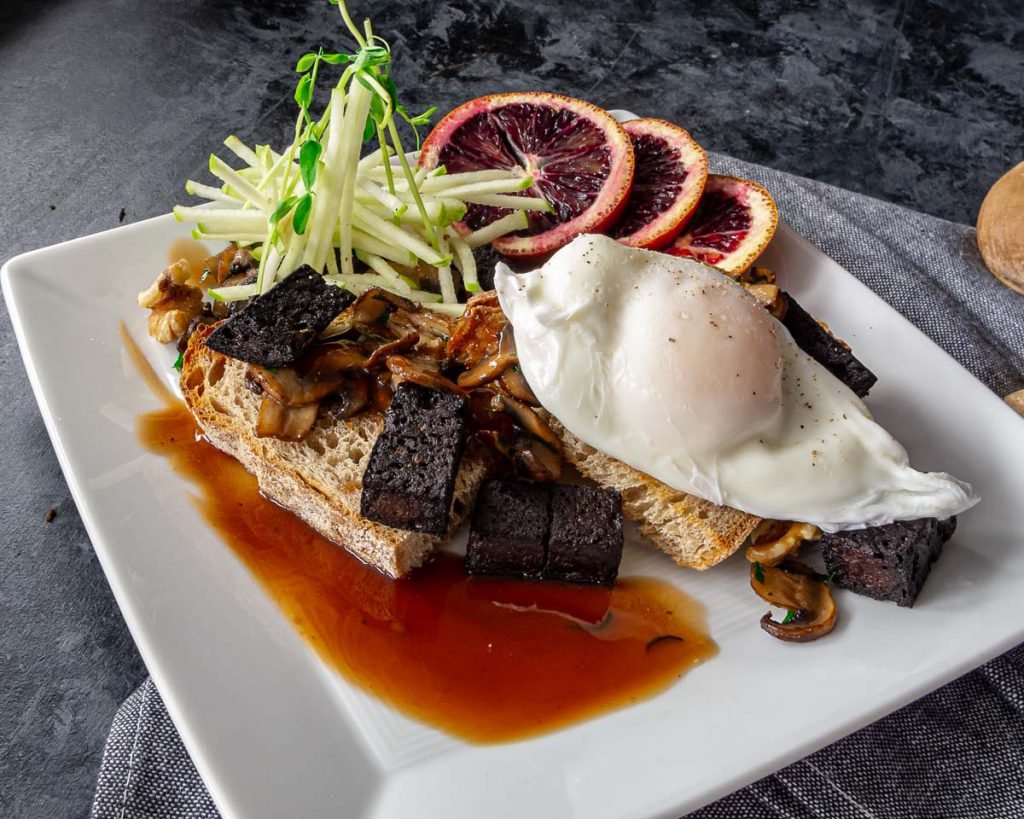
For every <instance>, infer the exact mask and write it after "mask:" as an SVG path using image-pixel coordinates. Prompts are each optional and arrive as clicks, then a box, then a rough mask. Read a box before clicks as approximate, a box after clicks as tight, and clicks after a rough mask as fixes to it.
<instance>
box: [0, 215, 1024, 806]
mask: <svg viewBox="0 0 1024 819" xmlns="http://www.w3.org/2000/svg"><path fill="white" fill-rule="evenodd" d="M172 218H173V217H172V215H171V214H164V215H160V216H155V217H151V218H148V219H145V220H142V221H140V222H135V223H132V224H130V225H123V226H119V227H115V228H111V229H108V230H104V231H101V232H98V233H94V234H90V235H88V236H84V237H79V238H75V239H69V240H66V241H64V242H60V243H58V244H55V245H51V246H47V247H43V248H38V249H34V250H31V251H27V252H25V253H22V254H19V255H18V256H15V257H14V258H12V259H10V260H9V261H7V262H6V263H5V264H4V265H3V266H2V269H0V283H2V284H0V286H2V289H3V290H4V296H5V301H6V303H7V308H8V312H9V315H10V317H11V324H12V328H13V329H14V334H15V337H16V338H17V341H18V346H19V351H20V354H21V357H22V360H23V362H24V365H25V369H26V373H27V375H28V378H29V382H30V385H31V387H32V391H33V396H34V398H35V400H36V402H37V404H38V406H39V409H40V414H41V415H42V417H43V420H44V424H45V427H46V430H47V434H48V436H49V438H50V441H51V444H52V445H53V447H54V450H55V452H56V455H57V458H58V462H59V464H60V467H61V471H62V474H63V477H64V479H65V481H66V482H67V484H68V487H69V490H70V492H71V495H72V498H73V499H74V501H75V504H76V507H77V509H78V511H79V514H80V516H81V518H82V522H83V525H84V526H85V529H86V532H87V534H88V536H89V538H90V541H91V542H92V544H93V546H94V551H95V553H96V555H97V559H98V561H99V562H100V565H101V567H102V568H103V571H104V575H105V576H106V578H107V582H108V583H109V584H110V587H111V590H112V592H113V594H114V597H115V599H116V600H117V603H118V607H119V609H120V611H121V614H122V616H123V617H124V619H125V622H126V624H127V626H128V628H129V631H130V633H131V634H132V638H133V640H134V641H135V643H136V646H137V648H138V650H139V653H140V655H141V656H142V658H143V661H144V662H145V663H146V666H147V669H148V670H149V673H150V674H151V676H152V677H153V680H154V682H155V683H157V687H158V689H159V690H160V692H161V696H162V698H163V700H164V703H165V705H166V706H167V709H168V712H169V713H170V715H171V718H172V721H173V722H174V724H175V726H176V728H177V729H178V731H179V734H180V735H181V737H182V740H183V742H184V744H185V746H186V748H187V750H188V752H189V754H190V756H191V758H192V760H193V762H194V763H195V765H196V768H197V769H198V771H199V773H200V775H201V776H202V778H203V781H204V784H205V785H206V787H207V789H208V790H209V792H210V794H211V796H212V797H213V799H214V802H215V803H216V804H217V807H218V809H219V810H220V811H221V812H222V814H223V815H224V816H225V817H231V816H235V815H240V814H237V813H236V811H235V810H234V806H233V804H232V803H233V800H232V799H231V798H230V797H229V796H228V794H227V792H226V791H224V790H222V787H221V783H220V781H219V778H218V777H217V776H216V775H215V774H214V772H213V769H212V763H211V760H209V759H207V753H206V751H205V750H204V749H203V743H202V741H201V740H200V738H199V736H198V734H195V733H194V732H193V730H192V727H191V722H190V720H188V719H186V718H185V717H184V713H183V706H182V704H181V703H179V701H178V696H177V694H176V691H175V687H174V686H173V685H172V686H165V687H161V686H160V682H161V679H162V678H163V677H164V674H163V670H162V662H161V660H160V659H159V654H160V652H159V649H158V647H156V646H153V645H150V643H149V640H148V639H144V638H143V639H140V638H139V637H138V636H137V635H139V634H141V633H143V631H144V629H143V628H142V626H141V625H140V622H139V620H140V613H139V611H137V608H136V606H135V605H134V604H133V602H132V601H133V599H134V598H133V595H132V594H131V592H130V591H129V589H128V588H127V587H126V586H125V585H124V584H123V583H122V580H121V578H120V575H119V572H118V570H117V568H116V567H115V566H114V565H113V561H114V557H113V549H112V548H111V547H109V546H108V545H107V542H106V538H105V537H103V536H102V535H101V534H100V525H99V522H98V521H97V520H96V519H95V518H94V510H93V508H92V506H91V504H90V502H89V500H88V498H87V493H86V492H85V490H84V487H83V486H82V484H81V482H80V478H79V476H78V474H77V473H76V471H75V469H74V468H73V465H72V464H71V462H70V460H69V456H68V454H67V452H66V449H65V445H64V442H63V438H62V433H61V430H60V429H59V427H58V422H57V419H56V417H55V414H54V412H53V409H52V406H51V401H50V400H49V396H48V394H47V392H46V390H45V389H44V388H43V386H42V381H41V378H40V372H41V369H40V362H38V361H37V360H36V355H35V352H34V351H33V350H32V349H31V347H30V345H29V344H28V343H27V336H26V329H25V324H24V316H23V315H22V311H21V306H20V304H19V298H18V295H17V292H18V291H19V290H20V289H21V284H19V281H20V280H22V279H27V278H31V277H32V276H31V270H30V266H31V264H32V263H34V262H36V261H37V260H38V258H42V257H45V256H46V255H47V254H49V253H50V252H51V251H54V250H55V249H58V248H63V249H67V248H68V247H69V246H74V245H82V244H91V243H94V242H99V241H102V240H104V239H106V238H109V237H110V236H111V235H113V234H121V235H124V234H125V233H126V232H129V231H133V230H138V229H140V228H142V227H145V226H152V224H153V223H156V222H165V221H168V220H169V219H172ZM783 229H784V230H788V231H789V232H791V233H792V235H793V237H795V238H796V239H797V240H798V241H799V242H801V243H803V244H804V245H806V246H807V248H809V249H810V250H811V251H813V252H815V253H818V254H821V255H822V256H825V258H829V257H828V256H827V255H826V254H824V253H823V251H821V250H820V249H818V248H817V247H816V246H814V245H813V243H811V242H809V241H808V240H807V239H805V238H804V237H802V236H801V235H800V234H799V233H798V232H797V231H796V230H795V229H793V228H791V227H789V226H788V225H783ZM832 261H833V262H834V260H832ZM834 263H835V264H836V265H837V266H838V267H840V268H841V269H842V270H843V272H844V273H845V275H846V277H847V278H848V279H849V281H851V282H855V283H856V285H858V286H859V288H861V289H862V290H863V291H866V293H868V294H870V295H871V297H872V298H873V299H877V300H878V301H881V302H882V303H883V304H886V306H887V307H888V308H889V313H888V314H887V315H886V316H885V320H886V321H892V317H893V316H897V317H898V318H899V320H900V322H902V329H903V331H908V330H909V331H912V332H913V333H915V334H917V335H918V336H920V337H921V338H922V339H923V340H924V341H925V342H926V343H927V344H928V345H930V346H931V347H933V348H934V349H935V350H936V351H937V352H939V353H940V354H941V355H942V357H943V358H944V359H945V363H946V365H947V366H948V365H949V364H950V363H951V364H953V365H955V366H956V368H958V369H959V370H960V371H962V372H963V373H964V374H966V375H968V376H970V378H971V379H972V380H973V381H975V382H977V383H978V385H979V386H981V387H983V391H984V393H985V394H986V395H988V396H989V397H990V399H991V401H992V402H994V403H993V406H994V405H995V404H998V405H1000V406H1001V407H1002V410H1003V411H1005V413H1006V416H1005V417H1006V418H1007V419H1008V420H1009V419H1010V418H1012V419H1013V420H1014V422H1017V421H1018V420H1019V419H1017V416H1016V415H1015V413H1014V412H1013V410H1012V409H1011V408H1010V407H1009V406H1007V405H1006V404H1005V402H1003V401H1002V400H1001V399H1000V398H999V397H998V396H997V395H996V394H995V393H993V392H992V391H991V390H990V389H989V388H988V387H986V386H985V385H984V384H983V383H982V382H981V381H980V380H979V379H978V378H977V377H976V376H974V375H973V374H972V373H970V371H969V370H967V368H966V367H964V366H963V365H962V364H961V363H960V362H958V361H957V360H956V359H954V358H953V357H952V356H951V355H950V354H949V353H948V352H946V350H944V349H943V348H942V347H940V346H939V345H938V344H936V343H935V342H934V341H932V340H931V339H930V338H928V337H927V336H926V335H925V334H924V333H923V331H922V330H921V329H920V328H918V327H917V326H916V325H914V324H913V323H912V322H911V321H910V320H909V319H907V318H906V317H905V316H903V315H902V314H900V313H899V312H898V311H896V310H895V309H893V308H892V307H891V305H888V304H887V303H886V302H884V300H883V299H881V297H880V296H878V294H876V293H875V292H874V291H872V290H871V288H869V287H868V286H867V285H866V284H864V283H863V282H862V281H860V280H859V279H857V278H856V277H855V276H853V275H852V274H851V273H849V271H847V270H845V268H842V266H841V265H839V264H838V263H837V262H834ZM1022 636H1024V624H1022V625H1021V626H1020V629H1019V631H1018V632H1017V633H1016V634H1007V635H1006V636H1004V637H1003V638H1001V639H999V640H996V641H993V642H989V643H986V644H985V646H984V647H983V648H981V649H979V650H977V651H975V652H973V653H971V654H969V655H964V656H963V657H962V658H961V660H960V662H958V663H956V664H951V665H950V666H948V667H947V668H945V669H944V670H943V671H942V672H940V673H933V674H931V675H929V676H926V677H924V678H921V679H919V680H916V681H914V682H913V683H911V684H910V685H906V686H904V687H902V688H900V690H899V691H898V692H897V693H896V694H894V695H893V696H892V697H890V698H886V699H885V700H882V701H879V702H881V703H882V704H879V703H876V704H874V705H873V706H872V707H870V708H866V709H864V710H862V711H860V712H858V713H857V714H856V715H855V716H851V717H848V718H846V719H841V720H837V721H835V722H832V723H830V724H829V727H828V728H827V729H825V730H823V731H822V732H821V733H818V734H815V735H814V736H813V737H808V738H805V739H804V740H803V741H800V742H796V743H795V744H793V745H791V746H790V747H789V748H788V749H787V750H786V751H783V752H775V755H774V756H773V757H772V758H771V760H770V761H765V762H764V763H762V764H761V765H759V766H754V767H753V768H747V769H744V770H743V771H740V772H736V773H734V774H732V775H729V776H727V777H724V778H722V779H720V780H718V782H717V783H716V784H715V785H713V786H711V787H709V788H705V789H703V790H702V791H700V792H699V793H698V794H693V793H692V792H691V793H690V795H689V796H686V797H684V796H682V795H681V794H679V793H677V792H675V791H666V792H665V794H664V796H663V798H661V799H655V800H652V802H651V803H650V805H649V809H650V810H651V811H652V813H651V815H652V816H665V817H666V818H668V817H672V816H678V814H679V810H681V809H695V808H696V807H697V806H699V805H703V804H708V803H710V802H711V801H714V800H715V799H718V798H720V797H722V796H724V795H726V794H728V793H731V792H733V791H735V790H736V789H738V788H741V787H743V786H744V785H746V784H749V783H750V782H753V781H756V780H757V779H759V778H761V777H762V776H764V775H767V774H768V773H770V772H773V771H776V770H779V769H780V768H782V767H785V766H786V765H788V764H790V763H792V762H793V761H795V760H798V759H801V758H803V757H805V756H806V755H807V754H809V753H812V752H813V751H814V750H817V749H819V748H822V747H824V746H825V745H827V744H830V743H832V742H834V741H836V740H837V739H839V738H841V737H844V736H847V735H849V734H850V733H853V732H854V731H856V730H858V729H859V728H862V727H864V726H866V725H868V724H871V723H872V722H874V721H876V720H877V719H880V718H881V717H883V716H885V715H887V714H889V713H892V712H893V711H895V710H897V709H898V708H900V707H902V706H903V705H906V704H907V703H909V702H912V701H914V700H917V699H919V698H920V697H921V696H924V695H925V694H927V693H928V692H930V691H933V690H935V689H937V688H939V687H941V686H942V685H945V684H947V683H948V682H950V681H951V680H953V679H956V678H957V677H959V676H961V675H962V674H964V673H966V672H967V671H969V670H971V669H973V668H976V667H977V666H979V665H981V664H983V663H984V662H986V661H988V660H989V659H991V658H992V657H995V656H998V655H999V654H1001V653H1003V652H1005V651H1006V650H1008V649H1009V648H1011V647H1013V646H1015V645H1017V644H1018V643H1019V642H1020V639H1021V637H1022ZM688 804H690V805H691V807H689V808H688V807H687V805H688Z"/></svg>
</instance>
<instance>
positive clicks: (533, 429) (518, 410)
mask: <svg viewBox="0 0 1024 819" xmlns="http://www.w3.org/2000/svg"><path fill="white" fill-rule="evenodd" d="M498 399H499V400H500V401H501V402H502V406H503V408H504V409H505V411H506V412H508V413H509V414H511V416H512V418H513V420H514V421H515V422H516V425H517V426H519V427H521V428H522V429H523V430H524V431H525V432H526V433H527V434H528V435H532V436H533V437H534V438H538V439H539V440H541V441H543V442H544V443H545V444H547V446H548V448H549V449H551V450H552V451H553V452H555V453H556V454H557V455H558V456H559V457H561V455H562V442H561V440H560V439H559V437H558V436H557V435H555V433H554V431H553V430H552V429H551V427H549V426H548V425H547V422H546V421H545V420H544V419H543V418H541V417H540V416H539V415H538V414H537V413H536V411H535V410H534V409H533V407H529V406H527V405H526V404H524V403H523V402H522V401H518V400H516V399H515V398H509V397H508V396H507V395H498Z"/></svg>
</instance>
